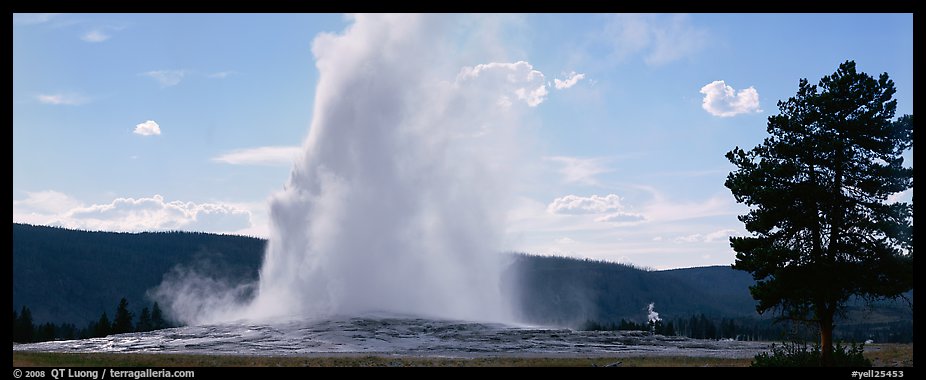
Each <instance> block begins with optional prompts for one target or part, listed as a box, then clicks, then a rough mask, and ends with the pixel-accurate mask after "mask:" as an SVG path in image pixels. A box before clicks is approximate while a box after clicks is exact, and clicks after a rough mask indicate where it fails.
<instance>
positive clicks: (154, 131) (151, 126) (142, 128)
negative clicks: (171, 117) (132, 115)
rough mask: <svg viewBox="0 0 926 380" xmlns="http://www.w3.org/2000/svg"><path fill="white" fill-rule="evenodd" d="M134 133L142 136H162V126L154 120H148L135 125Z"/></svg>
mask: <svg viewBox="0 0 926 380" xmlns="http://www.w3.org/2000/svg"><path fill="white" fill-rule="evenodd" d="M132 133H134V134H136V135H142V136H156V135H160V134H161V126H160V125H158V123H156V122H154V120H148V121H146V122H144V123H141V124H136V125H135V130H133V131H132Z"/></svg>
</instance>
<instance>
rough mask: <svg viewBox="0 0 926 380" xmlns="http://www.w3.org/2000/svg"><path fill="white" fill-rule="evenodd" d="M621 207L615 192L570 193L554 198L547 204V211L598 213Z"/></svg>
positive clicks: (618, 209) (552, 212) (620, 208)
mask: <svg viewBox="0 0 926 380" xmlns="http://www.w3.org/2000/svg"><path fill="white" fill-rule="evenodd" d="M623 209H624V206H623V205H621V197H620V196H618V195H617V194H608V195H605V196H600V195H592V196H590V197H580V196H578V195H571V194H570V195H566V196H563V197H559V198H556V199H554V200H553V202H552V203H550V205H549V206H547V211H548V212H550V213H551V214H600V213H605V212H610V211H620V210H623Z"/></svg>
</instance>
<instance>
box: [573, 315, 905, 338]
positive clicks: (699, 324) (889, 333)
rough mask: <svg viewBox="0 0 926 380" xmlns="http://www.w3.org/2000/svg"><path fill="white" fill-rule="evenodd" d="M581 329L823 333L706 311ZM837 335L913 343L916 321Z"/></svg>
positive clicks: (711, 334) (852, 328) (693, 334)
mask: <svg viewBox="0 0 926 380" xmlns="http://www.w3.org/2000/svg"><path fill="white" fill-rule="evenodd" d="M580 329H581V330H593V331H648V332H654V333H656V334H659V335H665V336H683V337H688V338H693V339H713V340H719V339H733V340H742V341H780V340H795V339H797V340H801V341H813V340H814V339H815V337H816V336H817V334H819V332H818V331H817V330H816V329H815V328H813V327H809V326H807V325H804V324H800V323H796V322H791V321H779V322H776V321H775V320H774V319H769V318H709V317H707V316H706V315H704V314H700V315H692V316H690V317H688V318H675V319H670V320H668V321H666V320H661V321H657V322H656V323H655V324H653V323H651V322H649V323H638V322H634V321H632V320H631V321H628V320H626V319H621V320H620V322H618V323H614V322H596V321H591V320H589V321H586V322H585V323H583V324H582V326H581V327H580ZM835 338H836V339H837V340H840V341H845V342H865V341H867V340H871V341H874V342H893V343H912V341H913V323H912V321H897V322H892V323H888V324H884V323H880V324H872V323H867V324H866V323H856V324H846V325H841V326H840V327H839V330H838V331H837V332H836V334H835Z"/></svg>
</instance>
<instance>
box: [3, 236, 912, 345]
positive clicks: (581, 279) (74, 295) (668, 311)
mask: <svg viewBox="0 0 926 380" xmlns="http://www.w3.org/2000/svg"><path fill="white" fill-rule="evenodd" d="M265 244H266V242H265V241H264V240H262V239H257V238H249V237H242V236H232V235H215V234H207V233H194V232H156V233H113V232H87V231H75V230H67V229H62V228H54V227H43V226H31V225H23V224H15V223H14V224H13V309H14V311H18V310H19V309H20V308H21V307H22V306H24V305H25V306H28V307H29V308H30V309H31V312H32V318H33V319H34V320H35V321H37V322H52V323H74V324H76V325H78V326H84V325H85V324H87V323H88V322H90V321H94V320H96V319H98V318H99V317H100V314H101V313H102V312H104V311H105V312H108V313H110V315H112V313H113V310H114V307H115V305H117V304H118V303H119V300H120V298H122V297H125V298H126V299H127V300H128V301H129V307H130V309H132V311H133V312H134V313H135V314H136V315H138V311H139V310H140V309H141V308H142V307H145V306H149V307H150V306H151V301H152V300H150V299H148V298H147V297H146V292H147V291H148V290H149V289H152V288H154V287H156V286H157V285H158V284H160V283H161V281H162V279H163V277H164V275H165V274H166V273H168V272H170V271H171V270H172V269H173V268H175V267H177V266H182V267H187V268H191V267H192V268H199V271H200V272H201V273H203V272H204V273H205V274H208V275H210V276H211V277H219V278H224V279H228V280H229V281H231V282H235V281H240V282H243V281H254V280H256V279H257V275H258V270H259V268H260V264H261V260H262V257H263V252H264V247H265ZM510 259H511V264H510V265H509V266H508V267H507V269H506V272H505V276H504V283H503V290H504V291H505V292H507V293H508V294H509V295H512V296H513V297H512V299H514V300H515V301H514V302H515V306H516V309H517V310H518V314H519V317H520V319H522V320H524V321H526V322H533V323H538V324H548V325H549V324H553V325H560V326H567V327H579V326H581V325H582V324H583V323H585V322H587V321H595V322H599V323H618V322H619V321H620V320H621V319H626V320H628V321H635V322H637V323H641V322H645V320H646V314H647V310H646V308H647V305H648V304H649V303H655V309H656V311H658V312H659V314H660V316H661V317H663V318H665V319H667V320H671V319H676V318H689V317H691V316H694V315H701V314H704V315H706V316H707V317H708V318H712V319H714V320H717V321H719V320H720V319H721V318H738V319H742V318H755V317H757V315H756V312H755V301H754V300H753V299H752V298H751V297H750V295H749V289H748V288H749V285H751V284H753V281H752V278H751V277H750V275H749V274H748V273H745V272H742V271H736V270H733V269H731V268H730V267H729V266H713V267H702V268H685V269H675V270H666V271H650V270H643V269H640V268H636V267H633V266H629V265H622V264H615V263H608V262H601V261H594V260H581V259H573V258H564V257H542V256H530V255H525V254H511V255H510ZM854 308H855V311H856V312H855V314H854V315H857V316H859V315H861V316H862V317H863V318H856V319H857V320H861V319H865V320H873V319H872V318H874V319H876V320H877V321H876V322H877V323H882V325H883V324H884V323H895V322H897V321H903V323H904V326H907V325H909V326H910V328H911V329H912V311H911V309H910V308H909V307H906V306H904V305H903V304H901V303H898V302H894V303H890V304H881V305H880V306H879V307H878V308H876V309H875V310H874V311H873V312H872V310H868V311H865V310H864V307H861V306H857V305H856V306H855V307H854ZM859 313H862V314H859ZM865 313H867V314H865ZM863 314H864V315H863ZM866 323H867V322H866ZM843 325H845V324H843ZM883 326H887V325H883Z"/></svg>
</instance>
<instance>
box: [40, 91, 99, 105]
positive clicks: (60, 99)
mask: <svg viewBox="0 0 926 380" xmlns="http://www.w3.org/2000/svg"><path fill="white" fill-rule="evenodd" d="M35 99H36V100H38V101H39V102H40V103H43V104H52V105H56V106H57V105H65V106H78V105H81V104H86V103H88V102H90V99H89V98H87V97H86V96H83V95H80V94H75V93H58V94H39V95H36V97H35Z"/></svg>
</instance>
